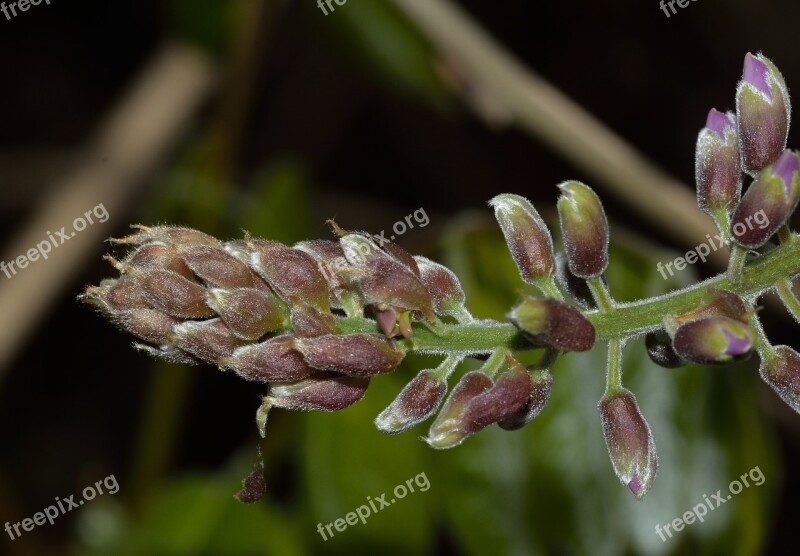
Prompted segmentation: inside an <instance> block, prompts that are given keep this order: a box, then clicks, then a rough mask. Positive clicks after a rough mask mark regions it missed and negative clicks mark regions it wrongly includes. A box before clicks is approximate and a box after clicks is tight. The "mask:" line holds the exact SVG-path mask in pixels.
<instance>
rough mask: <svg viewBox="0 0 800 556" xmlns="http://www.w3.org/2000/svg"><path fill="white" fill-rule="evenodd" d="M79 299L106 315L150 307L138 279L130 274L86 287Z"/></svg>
mask: <svg viewBox="0 0 800 556" xmlns="http://www.w3.org/2000/svg"><path fill="white" fill-rule="evenodd" d="M79 299H80V300H81V301H83V302H84V303H88V304H89V305H92V306H93V307H95V308H96V309H98V310H99V311H101V312H103V313H105V314H107V315H113V314H114V313H116V312H119V311H128V310H131V309H147V308H148V307H150V303H149V302H148V301H147V298H146V297H145V295H144V291H142V287H141V285H140V284H139V281H138V280H137V279H136V278H134V277H132V276H121V277H120V278H119V279H118V280H114V279H107V280H103V281H102V282H100V285H99V286H90V287H88V288H86V291H85V292H84V293H82V294H81V295H80V296H79Z"/></svg>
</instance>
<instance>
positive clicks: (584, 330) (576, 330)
mask: <svg viewBox="0 0 800 556" xmlns="http://www.w3.org/2000/svg"><path fill="white" fill-rule="evenodd" d="M508 318H509V319H510V320H511V322H513V323H514V325H515V326H516V327H517V328H519V330H520V332H522V334H523V335H524V336H525V337H526V338H527V339H528V340H530V341H531V342H533V343H534V344H536V345H538V346H550V347H553V348H556V349H558V350H560V351H587V350H589V349H591V348H592V346H594V342H595V330H594V326H593V325H592V323H591V322H589V320H588V319H587V318H586V317H584V316H583V315H582V314H581V312H580V311H578V310H577V309H576V308H575V307H572V306H570V305H567V304H566V303H562V302H561V301H557V300H555V299H549V298H537V297H531V296H525V297H524V299H523V301H522V302H521V303H520V304H519V305H517V306H516V307H514V309H512V310H511V312H510V313H509V314H508Z"/></svg>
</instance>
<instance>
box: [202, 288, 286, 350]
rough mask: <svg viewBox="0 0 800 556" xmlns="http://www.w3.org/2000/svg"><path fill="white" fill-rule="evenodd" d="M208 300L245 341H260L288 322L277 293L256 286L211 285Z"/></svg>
mask: <svg viewBox="0 0 800 556" xmlns="http://www.w3.org/2000/svg"><path fill="white" fill-rule="evenodd" d="M206 302H207V304H208V306H209V307H211V308H212V309H214V311H215V312H216V313H217V314H218V315H219V316H220V317H221V318H222V320H223V321H225V324H227V325H228V328H230V330H231V332H233V333H234V334H235V335H236V336H238V337H239V338H242V339H244V340H258V339H259V338H260V337H261V336H263V335H264V334H266V333H267V332H274V331H276V330H280V329H282V328H285V327H286V326H287V325H288V324H289V322H288V319H287V318H286V314H285V312H284V311H285V307H284V305H283V302H281V300H279V299H278V298H277V297H276V296H275V295H274V294H271V293H265V292H263V291H261V290H257V289H254V288H237V289H233V290H223V289H221V288H212V289H210V290H209V291H208V294H207V301H206Z"/></svg>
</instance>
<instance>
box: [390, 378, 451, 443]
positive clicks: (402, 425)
mask: <svg viewBox="0 0 800 556" xmlns="http://www.w3.org/2000/svg"><path fill="white" fill-rule="evenodd" d="M446 393H447V382H446V381H445V380H442V379H441V378H438V377H437V375H436V373H435V372H434V371H433V370H431V369H426V370H424V371H420V373H419V374H418V375H417V376H416V377H414V379H413V380H412V381H411V382H409V383H408V384H406V385H405V387H404V388H403V390H402V391H401V392H400V394H399V395H398V396H397V397H396V398H395V399H394V401H393V402H392V403H391V404H389V407H387V408H386V409H384V410H383V411H382V412H381V414H380V415H378V416H377V417H376V418H375V426H376V427H377V428H378V430H380V431H383V432H385V433H389V434H397V433H401V432H403V431H405V430H408V429H410V428H411V427H413V426H414V425H417V424H419V423H421V422H422V421H425V420H426V419H428V418H429V417H430V416H431V415H433V414H434V413H435V412H436V410H437V409H439V405H441V403H442V399H444V395H445V394H446Z"/></svg>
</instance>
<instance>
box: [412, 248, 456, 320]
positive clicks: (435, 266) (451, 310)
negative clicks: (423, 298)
mask: <svg viewBox="0 0 800 556" xmlns="http://www.w3.org/2000/svg"><path fill="white" fill-rule="evenodd" d="M415 260H416V261H417V265H418V266H419V271H420V279H421V280H422V285H423V286H425V288H426V289H427V290H428V293H429V294H430V296H431V300H432V302H433V310H434V312H435V313H436V314H437V315H449V316H455V317H457V316H460V315H462V314H463V311H464V302H465V301H466V295H464V290H463V289H462V288H461V282H459V280H458V276H456V275H455V273H453V271H452V270H450V269H449V268H447V267H446V266H444V265H440V264H439V263H435V262H433V261H432V260H430V259H426V258H425V257H415Z"/></svg>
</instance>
